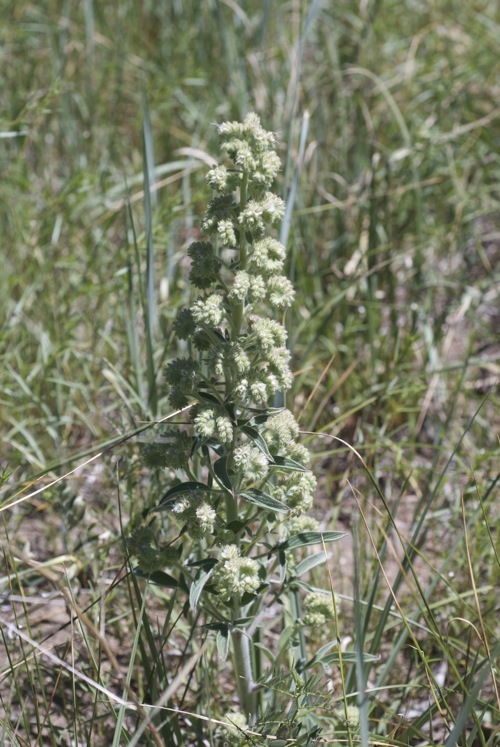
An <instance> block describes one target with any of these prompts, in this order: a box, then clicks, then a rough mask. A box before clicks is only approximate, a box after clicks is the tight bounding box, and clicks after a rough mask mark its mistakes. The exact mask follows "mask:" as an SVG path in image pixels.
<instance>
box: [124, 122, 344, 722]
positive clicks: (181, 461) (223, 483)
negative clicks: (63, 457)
mask: <svg viewBox="0 0 500 747" xmlns="http://www.w3.org/2000/svg"><path fill="white" fill-rule="evenodd" d="M218 134H219V140H220V145H221V149H222V150H223V151H224V152H225V153H226V154H227V156H228V157H229V159H230V162H231V163H230V164H229V165H225V164H222V165H216V166H214V167H213V168H212V169H210V171H209V172H208V174H207V177H206V179H207V182H208V184H209V185H210V186H211V187H212V189H213V192H214V194H213V197H212V199H211V200H210V202H209V204H208V207H207V210H206V213H205V216H204V218H203V222H202V232H203V234H204V239H203V240H202V241H195V242H194V243H193V244H191V246H190V247H189V249H188V256H189V258H190V259H191V263H192V264H191V270H190V274H189V279H190V282H191V284H192V285H193V286H194V288H195V289H196V291H197V294H198V295H197V298H196V299H195V300H194V302H193V303H192V305H191V307H190V308H188V309H181V310H180V311H179V312H178V313H177V317H176V320H175V333H176V335H177V337H178V338H179V339H180V340H182V341H184V343H183V345H185V348H186V351H187V353H186V355H185V356H184V357H180V358H177V359H175V360H173V361H171V362H170V363H169V364H168V365H167V367H166V370H165V378H166V381H167V384H168V386H169V394H168V398H169V403H170V405H171V406H172V407H173V408H174V409H175V410H183V409H186V408H187V409H188V411H189V417H188V421H187V423H185V424H184V425H183V426H182V427H180V428H178V429H175V430H168V431H167V432H166V433H165V434H164V435H163V436H162V438H161V439H160V440H159V441H156V442H154V443H152V444H149V445H148V446H147V447H146V448H145V455H146V457H147V459H148V461H149V462H150V463H151V464H155V465H160V466H162V467H164V468H167V469H168V470H169V471H170V475H171V477H172V478H173V483H174V484H172V485H171V487H170V488H169V489H168V490H167V491H166V492H165V494H164V496H163V498H162V499H161V501H160V503H159V504H158V505H157V506H156V507H155V509H154V511H156V512H170V513H171V514H172V515H173V516H174V517H176V518H177V519H179V520H180V521H181V522H182V529H181V532H180V535H179V538H178V540H179V549H178V550H174V549H173V548H172V546H169V547H167V548H163V549H158V548H156V549H154V550H152V548H151V543H150V542H149V540H148V539H147V538H145V537H144V535H143V536H134V537H133V538H132V540H131V545H130V547H131V550H132V552H134V553H135V554H136V555H137V556H138V558H139V563H140V565H141V567H142V569H143V570H144V571H146V572H149V573H152V572H155V571H156V570H158V569H160V568H162V567H164V566H165V565H166V564H167V563H171V562H172V557H173V559H174V561H175V562H176V563H177V567H178V568H179V567H180V568H181V571H180V573H181V576H182V582H181V581H179V588H182V589H183V590H184V591H185V592H187V593H189V600H190V604H191V607H192V608H195V607H196V606H197V605H198V603H199V601H200V598H201V596H202V594H204V595H205V594H208V595H210V596H211V597H212V600H213V599H217V604H216V605H214V604H211V605H210V611H211V614H212V615H213V616H214V618H215V619H214V621H213V622H212V623H210V624H209V627H211V628H212V629H213V630H216V631H217V636H218V647H219V651H220V652H221V653H222V654H223V655H225V654H227V652H228V650H229V642H230V640H232V644H233V645H232V653H233V659H234V664H235V670H236V681H237V684H238V690H239V694H240V702H241V706H242V709H243V710H244V711H245V713H246V715H247V716H249V717H251V718H253V717H254V716H255V713H256V707H257V695H256V688H255V683H254V674H253V663H252V658H254V659H255V656H256V653H255V651H254V653H253V655H252V651H251V648H252V646H251V636H250V634H249V632H248V626H249V624H250V623H251V622H252V620H253V619H254V618H255V616H256V615H257V613H258V611H259V609H260V607H261V606H262V604H263V600H264V597H265V595H266V594H267V593H268V592H269V588H270V585H271V583H274V582H277V583H278V584H280V585H281V587H283V585H286V583H287V579H288V578H289V576H287V562H288V557H289V554H290V552H291V551H292V550H294V549H296V548H297V547H300V546H303V545H309V544H313V543H315V542H321V541H322V540H323V541H324V540H327V541H328V540H333V539H337V538H338V536H340V535H339V533H337V532H326V533H323V534H321V533H320V532H318V531H317V529H318V525H317V523H316V522H315V521H314V519H312V518H311V517H306V514H307V512H308V511H309V510H310V508H311V506H312V502H313V496H314V492H315V489H316V478H315V477H314V475H313V473H312V472H311V470H310V469H309V462H310V455H309V452H308V450H307V449H306V448H305V447H304V446H302V445H301V444H300V443H298V440H297V439H298V436H299V426H298V424H297V422H296V420H295V418H294V417H293V415H292V413H291V412H290V411H289V410H287V409H284V408H274V407H270V406H269V404H268V403H269V401H270V400H271V399H272V398H273V396H274V395H276V394H277V393H278V392H285V391H286V390H288V389H290V386H291V384H292V375H291V372H290V368H289V361H290V352H289V351H288V349H287V347H286V341H287V332H286V330H285V328H284V326H283V324H282V321H283V314H284V312H285V311H286V309H287V308H288V307H289V306H290V305H291V303H292V301H293V297H294V290H293V287H292V284H291V283H290V281H289V280H288V279H287V278H286V277H285V275H284V274H283V268H284V264H285V259H286V249H285V247H284V246H283V245H282V244H281V243H280V242H279V241H277V240H276V239H275V238H273V237H272V236H270V235H269V234H268V231H269V229H272V227H273V226H276V224H277V223H279V221H280V220H281V219H282V217H283V215H284V210H285V205H284V202H283V200H282V199H281V198H279V197H277V196H276V195H275V194H274V193H273V192H271V191H270V189H271V186H272V183H273V181H274V179H275V177H276V175H277V173H278V171H279V169H280V159H279V157H278V156H277V154H276V152H275V136H274V134H273V133H271V132H266V131H265V130H264V129H263V128H262V127H261V125H260V122H259V119H258V117H257V115H255V114H248V115H247V116H246V117H245V120H244V122H243V123H239V122H229V123H225V124H222V125H220V126H219V127H218ZM269 312H270V313H269ZM270 316H271V317H272V318H270ZM276 317H281V318H280V319H279V320H278V319H277V318H276ZM183 536H185V537H189V538H190V540H191V542H190V544H189V547H190V554H189V556H188V558H187V560H186V561H185V562H184V563H183V564H181V555H182V547H181V546H180V541H181V538H182V537H183ZM193 543H194V544H193ZM278 569H281V573H279V574H278V573H276V574H275V571H276V570H278ZM274 574H275V575H276V578H275V577H274ZM316 617H317V613H316Z"/></svg>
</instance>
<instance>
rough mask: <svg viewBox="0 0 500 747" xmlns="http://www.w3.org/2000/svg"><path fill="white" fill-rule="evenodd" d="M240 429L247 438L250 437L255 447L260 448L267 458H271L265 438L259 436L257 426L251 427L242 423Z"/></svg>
mask: <svg viewBox="0 0 500 747" xmlns="http://www.w3.org/2000/svg"><path fill="white" fill-rule="evenodd" d="M241 430H242V431H243V433H246V435H247V436H248V438H250V439H251V440H252V441H253V442H254V444H255V445H256V447H257V448H258V449H260V450H261V451H262V453H263V454H265V455H266V457H267V458H268V459H271V460H272V459H273V457H272V456H271V452H270V451H269V448H268V446H267V443H266V441H265V439H264V438H263V436H261V434H260V433H259V431H258V430H257V428H252V426H250V425H244V426H243V427H242V429H241Z"/></svg>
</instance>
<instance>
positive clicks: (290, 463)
mask: <svg viewBox="0 0 500 747" xmlns="http://www.w3.org/2000/svg"><path fill="white" fill-rule="evenodd" d="M272 458H273V461H274V464H275V465H276V467H279V468H280V469H288V470H292V471H294V472H307V470H306V468H305V467H303V466H302V464H299V462H296V461H295V459H290V457H281V456H273V457H272Z"/></svg>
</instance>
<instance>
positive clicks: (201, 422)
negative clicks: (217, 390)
mask: <svg viewBox="0 0 500 747" xmlns="http://www.w3.org/2000/svg"><path fill="white" fill-rule="evenodd" d="M193 423H194V428H195V431H196V433H197V434H198V435H200V436H201V437H202V438H212V437H214V436H215V437H216V438H217V440H218V441H220V442H221V443H229V442H230V441H231V440H232V438H233V425H232V423H231V421H230V419H229V418H228V417H227V415H220V414H218V413H217V410H215V409H214V408H213V407H208V406H207V407H203V408H199V409H198V414H197V415H196V416H195V418H194V421H193Z"/></svg>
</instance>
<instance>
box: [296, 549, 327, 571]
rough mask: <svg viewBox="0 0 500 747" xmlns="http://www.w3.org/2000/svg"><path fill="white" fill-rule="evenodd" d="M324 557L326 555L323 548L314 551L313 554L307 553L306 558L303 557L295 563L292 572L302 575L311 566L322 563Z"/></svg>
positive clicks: (314, 566)
mask: <svg viewBox="0 0 500 747" xmlns="http://www.w3.org/2000/svg"><path fill="white" fill-rule="evenodd" d="M325 559H326V555H325V552H324V550H321V551H320V552H315V553H314V555H308V556H307V558H304V560H301V561H300V563H297V567H296V568H295V569H294V574H295V575H296V576H303V575H304V573H307V572H308V571H310V570H311V569H312V568H316V566H317V565H321V563H324V562H325Z"/></svg>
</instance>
